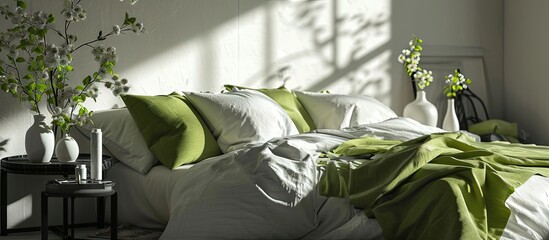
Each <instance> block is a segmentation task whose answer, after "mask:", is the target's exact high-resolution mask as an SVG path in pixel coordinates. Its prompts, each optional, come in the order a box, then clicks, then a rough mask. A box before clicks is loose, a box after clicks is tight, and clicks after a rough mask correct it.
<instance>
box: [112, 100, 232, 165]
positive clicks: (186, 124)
mask: <svg viewBox="0 0 549 240" xmlns="http://www.w3.org/2000/svg"><path fill="white" fill-rule="evenodd" d="M122 99H123V100H124V103H126V107H127V108H128V111H129V112H130V113H131V115H132V118H133V120H134V121H135V124H136V125H137V127H138V128H139V130H140V131H141V134H142V135H143V138H144V139H145V142H146V143H147V145H148V146H149V149H150V150H151V152H152V153H153V154H154V156H155V157H156V158H158V160H159V161H160V162H161V163H162V164H164V165H165V166H166V167H168V168H170V169H174V168H177V167H179V166H181V165H183V164H188V163H194V162H198V161H200V160H203V159H206V158H209V157H213V156H218V155H221V154H222V153H221V150H220V149H219V146H218V145H217V142H216V140H215V138H214V137H213V135H212V133H211V132H210V130H209V129H208V126H207V125H206V124H205V123H204V121H203V120H202V118H201V117H200V115H199V114H198V113H197V112H196V110H195V109H194V107H193V106H192V104H191V103H190V102H189V100H188V99H187V98H185V97H184V96H181V95H179V94H177V93H172V94H170V95H167V96H166V95H162V96H139V95H124V96H122Z"/></svg>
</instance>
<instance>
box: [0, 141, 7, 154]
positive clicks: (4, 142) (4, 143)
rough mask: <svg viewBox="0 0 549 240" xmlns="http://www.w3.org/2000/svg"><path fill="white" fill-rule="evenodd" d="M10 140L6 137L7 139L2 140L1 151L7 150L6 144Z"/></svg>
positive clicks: (0, 143)
mask: <svg viewBox="0 0 549 240" xmlns="http://www.w3.org/2000/svg"><path fill="white" fill-rule="evenodd" d="M8 141H9V139H6V140H4V141H1V142H0V152H2V151H4V152H5V151H6V149H5V148H4V146H6V145H7V144H8Z"/></svg>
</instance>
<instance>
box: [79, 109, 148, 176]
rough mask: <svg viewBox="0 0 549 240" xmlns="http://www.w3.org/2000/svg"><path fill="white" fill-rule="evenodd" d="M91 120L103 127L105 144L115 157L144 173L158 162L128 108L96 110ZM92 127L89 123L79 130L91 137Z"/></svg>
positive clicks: (96, 126)
mask: <svg viewBox="0 0 549 240" xmlns="http://www.w3.org/2000/svg"><path fill="white" fill-rule="evenodd" d="M91 120H92V121H93V122H94V124H95V128H101V132H102V134H103V135H102V138H103V146H104V147H105V148H107V150H109V152H110V153H111V154H112V156H113V157H114V158H116V159H118V160H119V161H121V162H123V163H124V164H126V165H128V166H129V167H131V168H133V169H135V170H136V171H138V172H140V173H142V174H146V173H147V172H148V171H149V170H150V169H151V167H152V166H153V165H154V164H155V163H156V161H157V160H156V158H155V157H154V155H153V154H152V152H151V151H150V150H149V147H148V146H147V143H146V142H145V139H143V136H142V135H141V132H140V131H139V129H138V128H137V125H135V122H134V121H133V118H132V116H131V114H130V112H129V111H128V109H127V108H120V109H108V110H101V111H95V112H94V113H93V116H91ZM92 128H93V127H92V126H90V125H89V124H87V125H84V126H83V127H78V128H77V130H79V131H80V132H82V134H84V135H85V136H88V137H89V136H90V132H91V129H92Z"/></svg>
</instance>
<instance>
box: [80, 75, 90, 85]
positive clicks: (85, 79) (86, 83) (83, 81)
mask: <svg viewBox="0 0 549 240" xmlns="http://www.w3.org/2000/svg"><path fill="white" fill-rule="evenodd" d="M90 81H91V77H90V76H87V77H86V78H84V80H82V83H84V85H88V84H90Z"/></svg>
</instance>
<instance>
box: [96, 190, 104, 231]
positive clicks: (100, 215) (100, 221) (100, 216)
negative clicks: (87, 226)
mask: <svg viewBox="0 0 549 240" xmlns="http://www.w3.org/2000/svg"><path fill="white" fill-rule="evenodd" d="M96 201H97V228H104V227H105V197H98V198H97V200H96Z"/></svg>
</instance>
